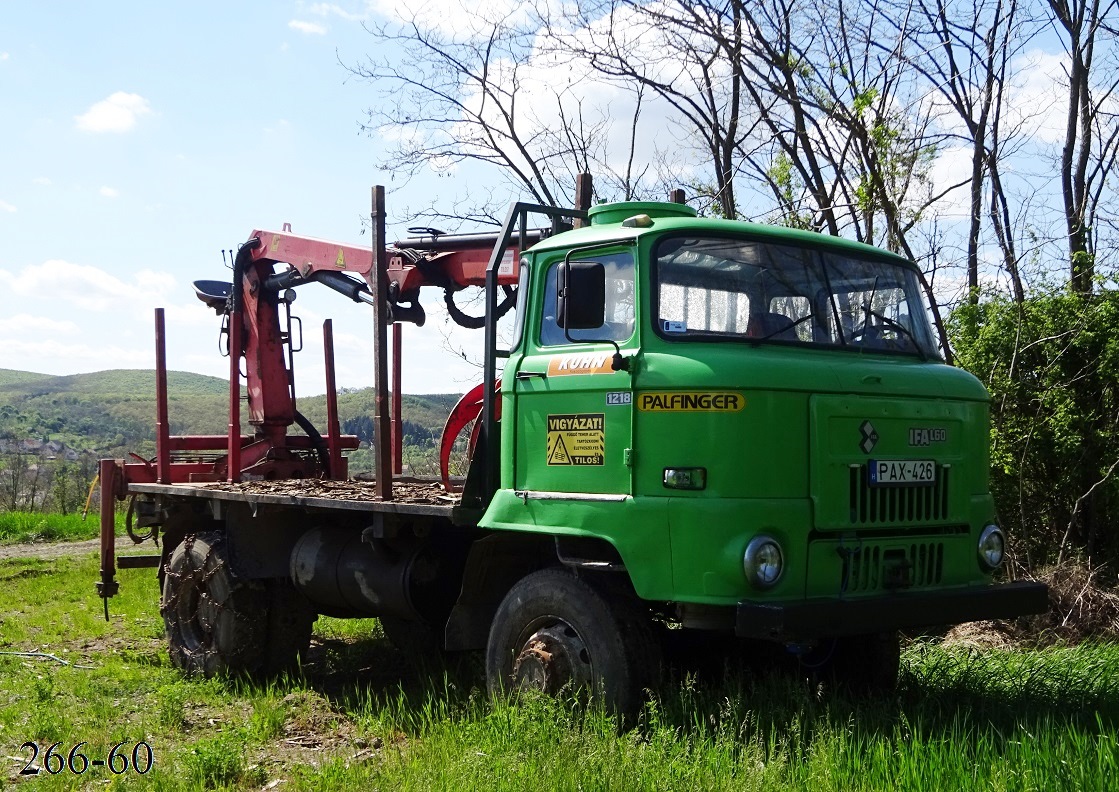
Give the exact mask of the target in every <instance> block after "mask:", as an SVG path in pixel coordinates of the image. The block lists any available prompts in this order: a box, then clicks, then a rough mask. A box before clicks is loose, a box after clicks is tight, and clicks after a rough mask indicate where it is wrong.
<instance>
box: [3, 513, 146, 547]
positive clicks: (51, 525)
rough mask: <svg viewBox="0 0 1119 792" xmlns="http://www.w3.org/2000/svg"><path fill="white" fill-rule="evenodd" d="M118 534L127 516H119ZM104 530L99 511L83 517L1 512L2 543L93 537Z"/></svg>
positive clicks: (78, 515) (57, 540) (122, 528)
mask: <svg viewBox="0 0 1119 792" xmlns="http://www.w3.org/2000/svg"><path fill="white" fill-rule="evenodd" d="M116 521H117V533H118V535H119V534H120V533H122V532H123V530H124V518H123V517H122V516H121V515H117V520H116ZM100 530H101V523H100V521H99V519H98V515H97V513H96V511H94V512H91V513H90V515H89V516H88V517H87V518H86V519H85V520H83V519H82V515H81V514H45V513H41V512H22V511H8V512H0V542H5V543H12V542H62V541H78V540H80V539H93V538H94V537H96V536H97V535H98V532H99V531H100Z"/></svg>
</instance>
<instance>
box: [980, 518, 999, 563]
mask: <svg viewBox="0 0 1119 792" xmlns="http://www.w3.org/2000/svg"><path fill="white" fill-rule="evenodd" d="M1005 555H1006V537H1005V536H1003V533H1002V531H1001V530H1000V529H999V527H998V526H997V525H988V526H987V527H986V528H984V529H983V533H981V534H979V563H980V565H981V566H982V567H983V568H984V569H986V570H992V569H996V568H997V567H998V566H999V564H1001V563H1002V561H1003V558H1004V556H1005Z"/></svg>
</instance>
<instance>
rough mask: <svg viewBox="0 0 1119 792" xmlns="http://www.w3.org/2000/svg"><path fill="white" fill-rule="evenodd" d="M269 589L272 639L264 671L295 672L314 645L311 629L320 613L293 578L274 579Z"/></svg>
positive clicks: (265, 657) (266, 652)
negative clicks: (316, 611)
mask: <svg viewBox="0 0 1119 792" xmlns="http://www.w3.org/2000/svg"><path fill="white" fill-rule="evenodd" d="M266 589H267V591H268V642H267V650H266V651H265V653H264V661H263V664H262V666H261V671H263V672H264V673H265V674H280V673H284V672H285V671H293V670H295V669H296V668H298V667H299V663H300V661H301V660H302V659H303V657H304V656H305V655H306V653H307V649H308V648H309V647H310V645H311V628H312V627H313V626H314V623H315V619H316V618H318V614H317V613H315V611H314V609H313V608H312V607H311V603H310V602H308V601H307V598H306V597H304V596H303V595H302V594H300V593H299V592H298V591H296V590H295V587H294V586H292V584H291V581H290V580H287V579H283V580H270V581H268V583H267V584H266Z"/></svg>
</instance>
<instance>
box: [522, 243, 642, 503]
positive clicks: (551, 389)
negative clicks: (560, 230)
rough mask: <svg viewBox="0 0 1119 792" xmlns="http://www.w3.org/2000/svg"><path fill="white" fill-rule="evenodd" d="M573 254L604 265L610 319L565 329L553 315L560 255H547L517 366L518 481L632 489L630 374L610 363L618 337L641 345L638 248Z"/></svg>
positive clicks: (557, 487) (558, 488) (550, 488)
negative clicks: (594, 325) (538, 297)
mask: <svg viewBox="0 0 1119 792" xmlns="http://www.w3.org/2000/svg"><path fill="white" fill-rule="evenodd" d="M572 260H573V261H576V260H577V261H590V262H596V263H601V264H602V265H603V266H604V268H605V273H606V306H605V307H606V310H605V320H604V322H603V324H602V326H601V327H598V328H591V329H585V330H569V331H568V333H567V335H569V336H570V337H571V338H573V339H575V340H574V341H572V340H570V339H569V338H568V337H566V336H565V333H564V328H563V327H562V326H561V325H560V324H559V323H558V322H557V317H556V313H557V312H556V303H557V300H556V293H557V282H558V277H559V269H560V268H561V267H562V266H563V257H562V255H561V256H559V257H557V258H556V259H555V260H552V261H547V260H545V263H544V277H545V284H544V288H543V302H542V303H541V305H540V310H538V311H536V312H535V314H534V315H535V317H536V321H535V326H534V327H531V328H527V331H528V332H527V336H528V337H527V338H526V342H527V343H526V353H527V354H526V355H525V357H524V359H523V360H522V362H521V365H520V367H519V369H518V371H517V374H516V383H515V392H516V394H517V409H516V412H517V419H516V422H515V423H516V426H515V431H516V433H517V436H516V441H515V448H516V458H515V461H514V474H513V479H514V488H515V489H518V490H531V491H543V492H573V493H611V494H630V493H631V491H632V480H631V471H632V467H631V466H630V461H631V458H632V441H633V386H632V379H631V376H630V373H629V372H628V371H614V370H613V368H612V366H611V364H612V360H613V357H614V352H615V346H614V344H615V343H616V344H617V345H618V347H619V348H620V349H621V351H622V354H623V355H627V356H628V355H632V354H633V351H634V349H635V348H636V346H637V335H636V332H635V328H636V318H637V316H636V309H635V305H636V303H635V297H636V288H635V277H634V276H635V268H634V261H633V254H632V253H631V252H630V251H629V250H622V251H617V250H615V251H606V252H603V251H602V249H601V248H598V249H597V250H596V251H595V252H593V253H588V254H587V255H578V254H577V253H576V257H575V258H573V259H572ZM536 293H537V294H539V293H540V292H539V291H537V292H536ZM611 342H613V343H611Z"/></svg>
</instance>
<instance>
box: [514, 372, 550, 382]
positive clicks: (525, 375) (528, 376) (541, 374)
mask: <svg viewBox="0 0 1119 792" xmlns="http://www.w3.org/2000/svg"><path fill="white" fill-rule="evenodd" d="M547 376H548V372H546V371H518V372H517V379H519V380H526V379H532V378H533V377H540V379H546V378H547Z"/></svg>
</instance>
